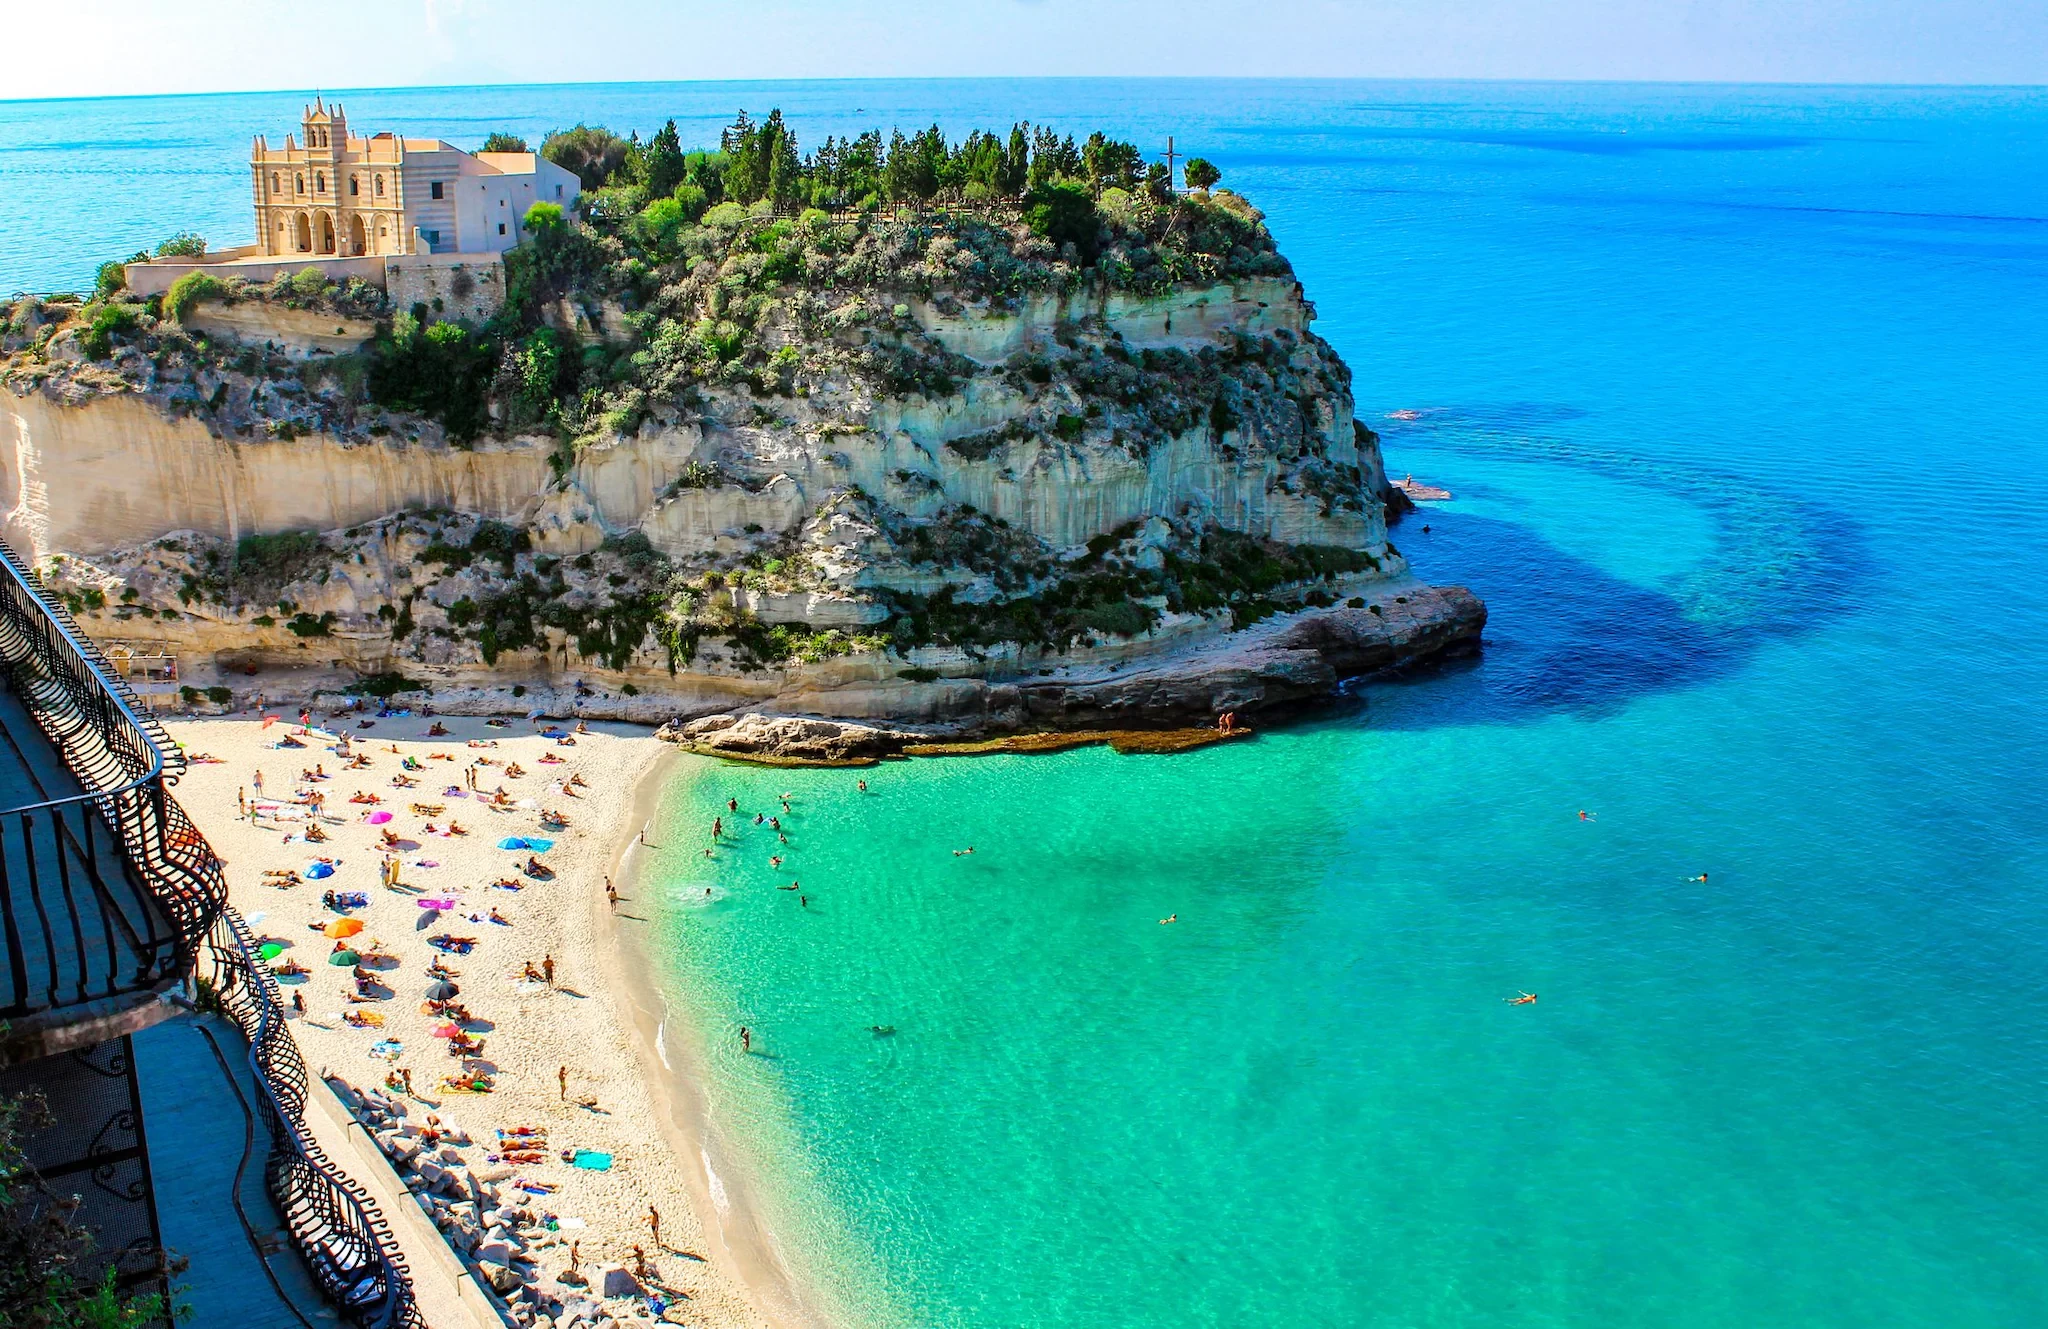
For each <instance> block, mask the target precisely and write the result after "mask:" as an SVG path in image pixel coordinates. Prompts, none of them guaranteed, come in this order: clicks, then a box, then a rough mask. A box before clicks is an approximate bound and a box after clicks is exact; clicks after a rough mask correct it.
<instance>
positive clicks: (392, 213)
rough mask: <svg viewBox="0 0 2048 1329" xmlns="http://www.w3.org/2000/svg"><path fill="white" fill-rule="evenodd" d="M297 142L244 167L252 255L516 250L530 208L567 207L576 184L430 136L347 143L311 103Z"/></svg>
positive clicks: (518, 160) (548, 168) (339, 122)
mask: <svg viewBox="0 0 2048 1329" xmlns="http://www.w3.org/2000/svg"><path fill="white" fill-rule="evenodd" d="M300 128H301V131H302V134H303V138H302V139H295V138H294V137H292V136H290V135H287V136H286V137H285V141H284V146H283V147H281V148H275V149H273V148H272V147H270V146H269V144H268V143H267V142H266V141H265V140H264V138H263V136H262V135H260V134H259V135H258V136H257V137H256V140H255V147H254V150H253V151H252V152H251V153H250V157H249V172H250V177H251V179H250V183H251V187H252V189H253V191H254V195H255V204H256V246H255V251H254V252H255V253H258V254H261V255H263V256H265V257H290V256H293V255H300V254H304V255H311V256H315V257H328V256H332V257H339V258H355V257H367V256H373V255H392V254H495V253H499V252H502V251H504V250H507V249H510V248H512V247H513V246H514V245H516V244H518V243H519V240H520V228H521V223H522V219H523V218H524V217H525V216H526V210H527V209H528V208H529V207H531V206H533V205H534V204H535V203H557V204H560V205H561V206H562V207H563V208H564V209H568V208H570V207H572V206H573V205H574V204H575V202H576V198H577V195H578V194H579V193H581V185H580V182H579V181H578V180H577V178H576V176H575V174H574V173H573V172H571V171H566V170H563V169H562V168H561V167H559V166H557V165H555V164H554V163H553V162H550V161H547V160H545V159H544V158H542V157H541V156H540V155H539V154H538V153H533V152H478V153H469V152H464V151H462V149H460V148H458V147H456V146H455V145H453V144H452V143H444V142H442V141H441V140H440V139H434V138H401V137H399V136H398V135H396V134H392V133H390V132H385V133H382V134H375V135H372V136H370V137H368V138H351V137H349V132H348V119H347V117H346V115H345V114H344V113H343V111H342V108H341V106H340V105H339V104H337V105H335V106H334V108H333V109H332V110H329V109H328V108H327V107H326V106H324V105H323V104H322V103H321V102H320V100H319V99H318V98H316V99H315V100H314V102H313V104H312V105H311V106H308V107H307V108H306V110H305V115H304V117H303V119H302V122H301V126H300Z"/></svg>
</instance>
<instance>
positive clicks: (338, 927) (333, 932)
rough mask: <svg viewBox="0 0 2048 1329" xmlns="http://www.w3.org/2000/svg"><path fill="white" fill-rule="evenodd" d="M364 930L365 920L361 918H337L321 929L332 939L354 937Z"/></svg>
mask: <svg viewBox="0 0 2048 1329" xmlns="http://www.w3.org/2000/svg"><path fill="white" fill-rule="evenodd" d="M362 930H363V920H362V919H360V918H337V919H335V920H334V921H333V922H332V923H329V924H328V925H327V926H326V927H324V928H322V929H321V931H322V932H324V933H326V934H327V935H328V936H330V937H353V936H355V935H356V933H358V932H361V931H362Z"/></svg>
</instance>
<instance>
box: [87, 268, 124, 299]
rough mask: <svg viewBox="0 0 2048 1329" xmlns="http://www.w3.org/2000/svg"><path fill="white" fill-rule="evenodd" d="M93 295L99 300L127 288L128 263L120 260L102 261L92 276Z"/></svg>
mask: <svg viewBox="0 0 2048 1329" xmlns="http://www.w3.org/2000/svg"><path fill="white" fill-rule="evenodd" d="M92 289H93V295H94V296H96V297H97V298H99V299H101V300H105V299H107V298H108V297H109V296H113V295H116V294H119V293H120V292H122V291H125V290H127V289H128V265H127V264H125V263H121V262H118V261H116V262H112V263H102V264H100V267H99V272H98V274H97V275H96V276H95V277H94V278H93V287H92Z"/></svg>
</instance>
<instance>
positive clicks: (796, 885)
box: [775, 881, 804, 891]
mask: <svg viewBox="0 0 2048 1329" xmlns="http://www.w3.org/2000/svg"><path fill="white" fill-rule="evenodd" d="M803 888H804V884H803V883H802V882H800V881H793V882H791V883H789V885H787V886H777V887H776V888H775V889H776V890H778V891H800V890H802V889H803Z"/></svg>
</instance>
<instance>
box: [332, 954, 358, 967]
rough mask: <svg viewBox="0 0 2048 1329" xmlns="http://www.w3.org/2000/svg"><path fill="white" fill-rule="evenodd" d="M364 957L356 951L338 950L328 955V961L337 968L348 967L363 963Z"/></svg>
mask: <svg viewBox="0 0 2048 1329" xmlns="http://www.w3.org/2000/svg"><path fill="white" fill-rule="evenodd" d="M362 959H363V957H362V956H360V955H357V954H356V953H355V952H354V951H336V952H335V953H334V954H332V955H330V956H328V957H327V963H329V964H331V965H333V966H334V967H335V968H337V969H346V968H353V967H354V966H355V965H358V964H360V963H362Z"/></svg>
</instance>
